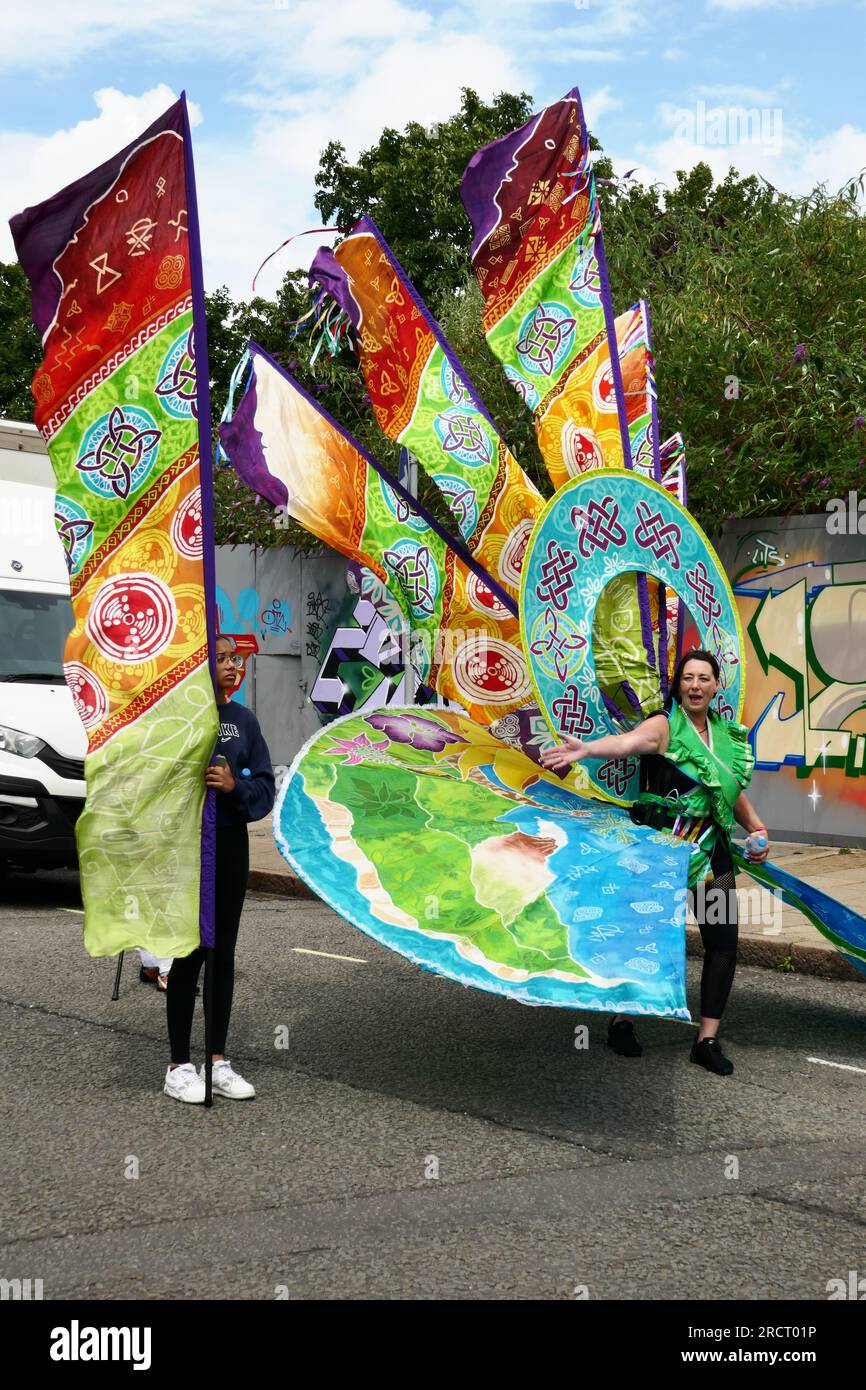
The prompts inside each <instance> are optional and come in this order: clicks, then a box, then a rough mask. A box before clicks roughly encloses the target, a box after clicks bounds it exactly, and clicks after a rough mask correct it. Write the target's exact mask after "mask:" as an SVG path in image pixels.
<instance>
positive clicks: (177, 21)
mask: <svg viewBox="0 0 866 1390" xmlns="http://www.w3.org/2000/svg"><path fill="white" fill-rule="evenodd" d="M864 51H866V3H864V0H461V3H459V4H450V3H444V2H443V0H367V2H366V3H362V2H361V0H332V2H331V3H330V4H327V3H320V0H144V3H140V0H134V3H133V0H123V2H122V3H121V2H120V0H36V3H34V4H33V5H18V6H15V9H14V14H12V15H11V17H10V15H9V11H8V10H7V13H6V15H4V42H3V48H2V52H0V93H2V95H0V168H2V170H3V179H2V185H0V199H2V203H3V207H2V212H3V222H4V223H5V222H6V220H7V219H8V217H9V216H10V215H11V214H12V213H13V212H16V211H18V210H19V209H20V208H21V207H23V206H25V205H28V204H31V203H34V202H37V201H39V200H40V199H41V198H44V197H47V196H48V195H49V194H51V193H53V192H55V191H56V189H57V188H59V187H60V186H62V185H63V184H65V183H67V182H69V180H70V179H72V178H74V177H77V176H78V175H79V174H81V173H83V172H85V170H86V169H88V168H90V167H92V166H93V165H94V164H95V163H97V162H99V161H100V160H101V159H104V158H105V157H106V156H107V155H109V154H111V153H112V152H113V151H114V150H115V149H117V148H119V147H120V146H122V145H123V144H125V143H127V142H128V141H129V140H130V139H131V138H132V137H133V136H134V135H135V134H137V133H138V131H139V130H141V129H142V128H143V127H144V126H145V125H147V124H148V123H149V122H150V121H151V120H152V119H153V118H154V116H156V115H157V114H158V113H159V112H160V111H161V110H162V109H164V107H165V106H167V105H168V104H169V102H170V101H171V100H172V98H173V96H174V95H176V94H177V93H178V92H179V91H180V90H181V89H182V88H183V87H185V88H186V90H187V92H188V94H189V97H190V99H191V100H192V101H193V102H194V103H195V116H196V127H195V132H194V140H195V149H196V164H197V169H198V179H199V188H200V201H201V212H202V238H203V245H204V255H205V276H206V280H207V283H208V286H209V287H210V288H213V287H215V286H216V285H218V284H220V283H226V284H228V285H229V286H230V288H231V289H232V291H233V292H234V293H235V294H236V295H238V296H245V295H247V294H248V293H249V283H250V280H251V277H252V274H253V272H254V270H255V268H256V266H257V265H258V264H259V262H260V261H261V260H262V259H263V257H264V256H265V255H266V254H267V253H268V252H269V251H271V250H272V249H273V248H274V247H275V246H276V245H277V244H278V243H279V242H280V241H282V240H283V239H284V238H285V237H286V236H289V235H290V234H291V233H292V232H295V231H299V230H302V229H304V228H306V227H310V226H314V225H316V224H317V221H318V218H317V214H316V213H315V210H314V208H313V194H314V184H313V179H314V175H315V171H316V167H317V163H318V156H319V153H320V151H321V149H322V147H323V146H324V145H325V143H326V142H327V141H328V140H329V139H339V140H342V141H343V143H344V144H345V145H346V146H347V148H348V149H349V151H350V152H353V153H354V152H356V151H357V150H358V149H360V148H363V147H365V146H366V145H368V144H370V143H372V142H373V141H374V140H375V139H376V138H377V136H378V134H379V132H380V131H381V129H382V127H383V126H384V125H386V124H389V125H395V126H397V127H401V126H402V125H404V124H405V123H406V121H408V120H412V119H414V120H420V121H422V122H424V123H429V122H432V121H435V120H440V119H443V118H445V117H447V116H449V115H450V114H452V113H453V112H454V111H455V110H456V108H457V106H458V103H459V90H460V88H461V86H464V85H465V86H472V87H474V88H475V89H476V90H477V91H479V92H480V93H481V94H482V95H483V96H486V97H489V96H491V95H492V94H493V93H495V92H497V91H501V90H511V91H517V90H524V91H529V92H531V93H532V95H533V96H534V97H535V99H536V105H537V106H541V105H543V104H544V103H545V102H546V101H549V100H551V99H553V98H555V97H557V96H560V95H562V93H563V92H564V91H566V90H568V89H569V88H570V87H571V86H574V85H577V86H579V87H580V89H581V92H582V94H583V96H584V100H585V103H586V107H587V111H588V115H589V119H590V124H591V126H592V128H593V130H594V133H595V134H596V135H597V136H598V137H599V138H600V139H601V141H602V143H603V145H604V147H605V149H606V151H607V152H608V153H609V154H611V155H612V156H613V158H614V161H615V164H616V167H617V168H618V169H619V170H620V171H623V170H625V169H628V168H632V167H633V166H637V167H638V171H639V177H641V178H643V179H644V181H646V182H651V181H653V180H661V181H663V182H671V181H672V179H673V172H674V170H675V169H677V168H688V167H690V166H691V165H692V164H694V163H695V162H696V161H697V160H698V159H705V160H707V162H708V163H710V165H711V166H712V167H713V169H714V170H715V171H716V172H717V173H718V174H719V175H721V174H723V173H724V172H725V170H726V169H727V168H728V166H729V165H730V164H735V165H736V166H737V167H738V168H740V169H741V171H742V172H753V171H755V172H760V173H762V174H764V175H765V176H766V177H767V178H769V179H770V181H771V182H772V183H774V184H775V185H776V186H777V187H779V188H783V189H785V190H788V191H791V192H804V191H806V190H808V189H809V188H811V187H812V186H813V185H814V184H815V183H816V182H818V181H821V180H824V181H826V182H827V183H828V184H829V185H831V186H832V187H838V186H839V185H840V184H841V183H843V182H844V181H845V180H846V179H847V178H849V177H852V176H855V175H856V174H858V173H859V172H860V170H861V169H863V168H864V167H866V97H864V83H863V77H862V62H863V53H864ZM419 177H422V178H423V171H419ZM4 237H5V240H4V242H3V245H2V247H0V257H2V258H4V259H11V258H12V254H13V253H12V249H11V241H10V239H9V238H8V233H5V230H4ZM314 250H315V239H314V238H312V237H308V238H306V239H305V240H304V241H302V242H300V243H299V244H298V245H297V246H296V247H290V248H288V251H287V252H285V253H283V255H282V256H281V257H280V258H279V259H278V260H277V261H275V262H274V263H272V266H271V267H269V268H268V270H267V271H266V272H265V274H264V276H263V277H262V280H261V281H260V287H261V289H262V290H263V291H264V292H268V291H269V290H272V289H273V288H274V287H275V285H276V283H277V282H278V280H279V278H280V276H281V274H282V273H283V271H284V270H285V269H286V268H287V266H289V265H291V264H301V263H303V264H307V263H308V262H309V260H310V259H311V257H312V254H313V252H314Z"/></svg>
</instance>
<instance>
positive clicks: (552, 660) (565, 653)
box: [529, 608, 586, 684]
mask: <svg viewBox="0 0 866 1390" xmlns="http://www.w3.org/2000/svg"><path fill="white" fill-rule="evenodd" d="M543 620H544V627H542V629H541V632H540V633H539V635H538V637H536V638H535V640H534V641H533V642H532V643H531V645H530V648H529V650H530V651H531V652H532V654H533V656H537V657H539V658H541V659H542V660H543V661H544V662H545V663H546V664H552V665H553V669H554V670H555V672H556V677H557V680H560V681H562V683H563V684H565V682H566V681H567V680H568V677H569V674H570V671H571V669H572V668H573V667H574V666H575V665H579V664H580V663H579V662H577V663H575V661H574V657H575V655H577V654H580V655H581V659H582V653H583V650H584V648H585V647H586V638H585V637H583V636H582V635H581V634H580V633H579V632H577V631H576V630H575V629H568V628H564V629H561V628H560V626H559V621H558V619H557V616H556V613H555V612H554V611H553V609H552V608H546V609H545V610H544V615H543Z"/></svg>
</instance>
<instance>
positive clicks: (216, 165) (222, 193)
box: [0, 0, 604, 297]
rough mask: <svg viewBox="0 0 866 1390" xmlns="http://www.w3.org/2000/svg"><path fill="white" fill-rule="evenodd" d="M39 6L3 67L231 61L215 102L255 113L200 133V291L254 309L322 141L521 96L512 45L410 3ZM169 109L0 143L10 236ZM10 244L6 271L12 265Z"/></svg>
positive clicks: (106, 111) (153, 108)
mask: <svg viewBox="0 0 866 1390" xmlns="http://www.w3.org/2000/svg"><path fill="white" fill-rule="evenodd" d="M33 9H34V13H37V12H38V18H37V22H36V27H35V30H34V29H32V28H31V27H30V26H28V25H27V24H25V23H24V22H23V20H21V16H20V15H19V14H18V13H17V12H16V15H15V16H14V22H13V23H12V25H11V28H10V30H9V33H8V35H6V34H4V49H3V54H2V55H0V65H2V64H3V63H4V62H6V63H8V64H10V65H15V66H18V67H21V66H23V65H25V64H27V63H29V62H30V61H37V58H36V53H37V50H38V61H39V62H45V61H48V60H49V59H51V58H52V57H53V59H55V60H56V61H57V62H62V61H64V60H65V59H69V60H71V59H73V58H75V57H80V56H81V55H82V54H83V53H86V52H88V51H89V50H96V49H102V48H106V47H107V46H110V45H111V43H112V42H119V41H120V37H119V36H120V35H121V33H122V36H123V40H122V41H123V43H124V46H125V47H126V48H127V49H129V48H130V46H131V45H135V44H136V43H139V44H140V45H141V46H142V48H153V47H154V46H156V47H158V46H159V44H160V43H162V42H165V43H166V45H167V43H168V39H169V38H170V39H171V41H172V42H173V43H174V42H177V43H178V44H179V45H180V48H181V52H182V51H183V50H184V48H185V47H188V48H190V49H191V50H194V51H195V54H196V58H197V60H198V61H199V62H201V61H202V60H203V59H204V58H205V57H206V56H207V55H208V54H211V55H214V54H217V53H218V54H219V56H220V57H221V58H222V60H223V61H224V60H225V56H226V52H229V53H231V57H232V65H233V80H234V83H235V86H234V92H233V94H232V95H229V94H228V93H227V92H225V91H223V92H222V93H221V99H222V100H234V102H235V103H236V104H239V105H241V106H244V107H246V108H247V111H248V115H247V116H246V117H245V118H244V119H243V121H240V120H239V121H238V122H237V123H236V128H237V135H236V136H234V137H233V136H232V135H229V136H226V135H224V134H222V133H221V134H220V135H219V138H217V135H216V133H215V132H214V133H212V131H211V130H210V129H209V128H208V125H207V123H206V122H205V124H204V126H203V128H202V131H201V132H200V134H198V135H197V136H196V138H195V139H194V145H195V155H196V168H197V175H198V177H197V184H198V191H199V202H200V205H201V225H202V244H203V246H202V249H203V253H204V265H205V280H206V284H207V285H208V286H209V287H211V288H213V287H215V286H216V285H218V284H221V283H225V284H228V285H229V287H230V289H231V290H232V292H233V294H235V295H236V296H239V297H241V296H242V297H248V295H249V293H250V282H251V279H252V275H253V272H254V271H255V269H256V267H257V265H258V264H259V263H260V261H261V260H262V259H263V258H264V256H265V255H267V254H268V252H270V251H272V250H273V249H274V247H276V246H277V245H278V244H279V243H280V242H281V241H283V240H284V239H285V238H286V237H288V236H290V235H292V234H294V233H297V232H299V231H302V230H304V229H305V228H307V227H310V226H315V225H316V224H317V222H318V221H319V216H318V214H317V213H316V211H315V209H314V207H313V198H314V194H315V186H314V176H315V173H316V169H317V167H318V161H319V156H320V154H321V152H322V150H323V149H324V147H325V145H326V144H327V143H328V141H330V140H339V141H340V142H342V143H343V144H344V145H345V147H346V149H347V152H348V154H349V156H350V157H353V156H355V155H357V154H358V153H359V151H360V150H361V149H363V148H365V147H366V146H368V145H371V144H373V143H374V142H375V141H376V140H377V139H378V137H379V135H380V134H381V131H382V129H383V127H385V126H386V125H388V126H393V127H396V128H398V129H399V128H401V127H403V126H404V125H405V124H406V123H407V122H408V121H410V120H416V121H420V122H421V123H423V124H430V123H432V122H435V121H438V120H443V119H447V118H448V117H449V116H451V115H453V114H454V112H455V111H456V110H457V109H458V108H459V105H460V89H461V87H463V86H464V85H466V84H467V83H471V85H472V86H473V87H474V88H475V90H477V91H478V92H479V94H480V95H481V96H482V98H484V99H490V98H491V97H492V96H493V95H494V94H495V93H497V92H500V91H519V90H522V89H525V88H526V86H527V81H526V77H527V74H526V73H525V71H522V70H521V68H520V64H519V62H518V61H516V60H515V59H513V58H512V57H511V56H510V55H509V53H508V51H507V50H506V47H505V46H504V45H503V44H500V43H498V42H496V41H494V40H493V39H491V38H489V37H484V36H483V35H479V34H472V33H467V32H464V31H463V29H462V28H460V27H457V28H449V27H447V26H443V24H442V23H441V21H440V23H439V24H438V26H436V27H434V26H433V23H432V19H431V16H430V14H429V13H428V11H427V10H425V9H424V8H423V7H420V6H417V5H410V4H407V3H403V0H366V3H365V4H364V5H360V4H358V3H356V0H332V3H331V4H330V5H329V6H328V7H327V8H325V7H323V6H321V5H320V4H319V3H318V0H289V4H288V6H287V8H286V9H278V8H276V6H275V4H274V0H258V2H257V3H256V0H253V3H248V4H245V5H242V6H238V5H236V4H235V3H234V0H148V4H147V5H146V6H141V7H135V8H133V7H127V6H118V5H117V4H116V0H79V3H77V4H75V5H73V6H69V5H68V4H65V5H61V4H60V3H59V0H41V3H40V5H39V6H34V7H33ZM67 10H68V14H67ZM251 10H252V11H254V14H252V15H251V13H250V11H251ZM61 15H64V16H65V17H66V18H67V19H68V23H65V22H61ZM335 36H339V38H337V37H335ZM7 39H8V41H7ZM37 39H38V40H39V41H38V42H37ZM43 39H44V47H43V46H41V44H42V40H43ZM175 56H176V55H175ZM88 66H93V59H92V58H90V59H89V60H88ZM299 74H300V75H301V77H300V80H299V76H298V75H299ZM174 99H175V94H174V93H173V92H172V91H170V89H169V88H168V87H166V86H165V85H164V84H161V85H160V86H157V87H154V88H152V89H151V90H149V91H147V92H144V93H143V94H142V95H140V96H133V95H126V94H123V93H121V92H118V91H116V90H114V89H111V88H106V89H103V90H101V91H99V92H96V93H95V94H94V100H95V102H96V106H97V111H98V114H97V115H96V116H94V117H91V118H89V119H86V120H83V121H81V122H79V124H78V125H76V126H74V127H72V128H71V129H62V130H57V131H55V132H54V133H53V134H51V135H49V136H37V135H34V134H31V133H27V132H20V131H5V132H4V131H0V167H2V168H3V171H4V176H3V180H2V183H0V202H2V209H0V211H2V214H3V221H4V223H5V221H7V220H8V217H9V216H10V215H11V214H12V213H14V212H18V211H20V210H21V209H22V208H23V207H25V206H30V205H32V204H34V203H36V202H39V201H41V200H42V199H44V198H46V197H49V196H50V195H51V194H52V193H55V192H56V191H57V190H58V189H59V188H61V187H63V186H65V185H66V184H68V183H69V182H70V181H72V180H74V179H75V178H78V177H79V176H80V175H81V174H83V173H85V172H86V171H87V170H89V169H91V168H93V167H94V165H96V164H98V163H100V162H101V161H102V160H104V159H106V158H107V157H109V156H110V155H111V154H113V153H114V152H115V151H116V150H118V149H120V148H122V146H123V145H124V144H126V143H128V142H129V141H130V140H132V139H133V138H134V137H135V136H136V135H137V134H139V133H140V132H141V131H142V130H143V129H144V128H145V127H146V126H147V125H149V124H150V122H151V121H152V120H153V119H154V118H155V117H156V116H157V115H159V114H160V113H161V112H162V111H163V110H164V109H165V108H166V107H167V106H168V105H170V104H171V102H172V101H173V100H174ZM602 99H603V100H604V98H602ZM191 114H193V115H194V114H195V111H194V109H193V108H191ZM419 180H421V181H422V182H423V170H421V171H419ZM6 235H7V240H6V242H5V243H4V244H3V245H2V247H0V258H6V259H10V258H11V257H12V255H13V252H12V245H11V238H9V237H8V233H7V234H6ZM323 240H327V238H323ZM315 248H316V241H315V238H314V237H307V238H305V239H304V240H302V241H299V242H297V243H295V244H293V245H292V246H290V247H289V248H288V249H287V251H286V252H284V253H283V254H282V255H281V256H280V257H278V258H276V259H275V261H274V262H273V263H272V265H270V266H269V267H268V269H267V270H266V271H265V273H264V275H263V276H262V279H261V281H260V282H259V285H258V286H257V289H258V290H259V291H260V292H262V293H266V294H267V293H271V292H272V291H273V290H274V289H275V288H276V286H277V285H278V284H279V282H280V279H281V278H282V275H283V274H284V273H285V270H286V269H287V268H288V267H291V266H299V265H304V266H306V265H307V264H309V261H310V260H311V259H312V256H313V253H314V251H315Z"/></svg>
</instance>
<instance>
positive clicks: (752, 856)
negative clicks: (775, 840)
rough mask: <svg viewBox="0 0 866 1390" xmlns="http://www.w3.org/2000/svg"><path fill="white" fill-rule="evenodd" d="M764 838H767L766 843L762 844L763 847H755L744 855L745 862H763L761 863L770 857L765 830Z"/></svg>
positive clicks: (768, 842)
mask: <svg viewBox="0 0 866 1390" xmlns="http://www.w3.org/2000/svg"><path fill="white" fill-rule="evenodd" d="M764 838H765V839H766V840H767V843H766V845H765V846H764V848H763V849H755V850H752V851H750V853H748V854H747V855H746V863H747V864H763V863H765V861H766V860H767V859H769V857H770V841H769V839H768V838H767V832H766V831H764Z"/></svg>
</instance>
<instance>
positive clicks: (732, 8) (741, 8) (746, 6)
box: [708, 0, 828, 14]
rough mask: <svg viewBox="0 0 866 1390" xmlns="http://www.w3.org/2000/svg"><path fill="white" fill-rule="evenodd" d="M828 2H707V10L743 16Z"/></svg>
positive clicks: (814, 5)
mask: <svg viewBox="0 0 866 1390" xmlns="http://www.w3.org/2000/svg"><path fill="white" fill-rule="evenodd" d="M827 4H828V0H708V9H711V10H726V11H728V12H729V13H733V14H743V13H746V12H748V11H750V10H788V11H789V12H790V11H791V10H796V9H800V10H803V9H814V8H815V7H816V6H817V7H822V6H823V7H825V8H826V6H827Z"/></svg>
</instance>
